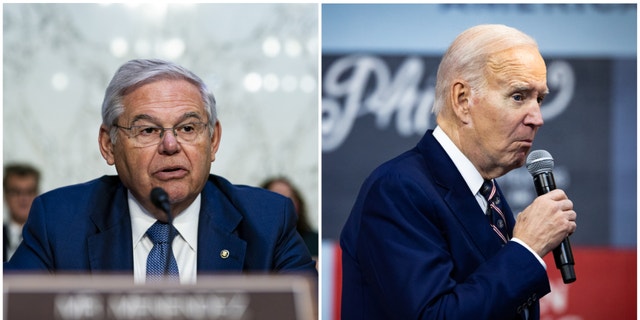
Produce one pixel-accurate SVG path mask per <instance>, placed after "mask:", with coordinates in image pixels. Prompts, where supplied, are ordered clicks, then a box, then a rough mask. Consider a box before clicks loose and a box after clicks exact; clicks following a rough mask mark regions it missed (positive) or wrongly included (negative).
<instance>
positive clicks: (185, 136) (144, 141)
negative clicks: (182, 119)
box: [113, 122, 209, 147]
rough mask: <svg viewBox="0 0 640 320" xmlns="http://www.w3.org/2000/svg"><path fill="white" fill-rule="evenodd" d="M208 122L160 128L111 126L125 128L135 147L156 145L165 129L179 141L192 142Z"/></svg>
mask: <svg viewBox="0 0 640 320" xmlns="http://www.w3.org/2000/svg"><path fill="white" fill-rule="evenodd" d="M208 125H209V124H208V123H206V122H191V123H185V124H180V125H177V126H175V127H173V128H162V127H158V126H146V125H145V126H130V127H128V128H127V127H122V126H119V125H117V124H114V125H113V126H114V127H116V128H118V129H122V130H125V131H126V132H127V134H128V137H129V139H131V140H132V141H133V143H134V145H135V146H136V147H148V146H152V145H157V144H159V143H160V142H161V141H162V138H163V137H164V132H165V130H171V131H172V132H173V136H175V137H176V139H177V140H178V142H179V143H186V144H189V143H193V142H194V141H196V140H197V139H198V137H200V135H201V134H202V132H203V131H204V129H205V128H206V127H207V126H208Z"/></svg>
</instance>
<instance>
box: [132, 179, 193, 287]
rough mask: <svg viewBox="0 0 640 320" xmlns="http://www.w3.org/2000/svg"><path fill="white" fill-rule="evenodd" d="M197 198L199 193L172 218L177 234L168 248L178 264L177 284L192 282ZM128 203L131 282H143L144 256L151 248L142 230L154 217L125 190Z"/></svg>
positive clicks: (149, 241)
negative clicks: (131, 256)
mask: <svg viewBox="0 0 640 320" xmlns="http://www.w3.org/2000/svg"><path fill="white" fill-rule="evenodd" d="M200 198H201V195H198V197H197V198H196V199H195V200H194V201H193V203H192V204H191V205H190V206H189V207H188V208H187V209H186V210H185V211H183V212H182V213H180V214H179V215H178V216H177V217H175V216H174V218H173V226H174V227H175V228H176V230H177V231H178V233H179V234H178V235H177V236H176V237H175V238H174V240H173V247H172V248H173V255H174V256H175V258H176V263H177V264H178V272H179V273H180V283H181V284H193V283H195V282H196V276H197V268H198V266H197V261H198V260H197V257H198V255H197V253H198V220H199V218H200ZM128 203H129V212H130V214H131V231H132V236H133V238H132V239H133V280H134V282H135V283H145V281H146V277H147V256H148V255H149V252H150V251H151V248H153V243H152V242H151V240H150V239H149V237H147V235H146V232H147V229H149V227H151V225H152V224H154V223H155V222H156V221H157V220H156V218H155V217H153V216H152V215H151V214H150V213H149V211H147V210H146V209H145V208H143V207H142V206H141V205H140V203H139V202H138V200H136V199H135V197H133V195H132V194H131V192H128Z"/></svg>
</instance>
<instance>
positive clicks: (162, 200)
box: [149, 187, 173, 277]
mask: <svg viewBox="0 0 640 320" xmlns="http://www.w3.org/2000/svg"><path fill="white" fill-rule="evenodd" d="M149 197H150V198H151V202H152V203H153V205H154V206H156V208H158V209H160V210H162V211H163V212H164V213H166V214H167V223H168V224H169V239H173V217H172V216H171V206H170V205H169V195H168V194H167V192H166V191H164V189H162V188H160V187H155V188H153V189H151V194H150V195H149ZM168 247H169V250H167V257H166V259H167V260H166V263H165V265H164V275H165V277H166V276H168V275H169V263H170V262H171V259H170V257H171V256H173V246H172V241H170V242H169V245H168Z"/></svg>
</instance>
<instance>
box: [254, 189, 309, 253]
mask: <svg viewBox="0 0 640 320" xmlns="http://www.w3.org/2000/svg"><path fill="white" fill-rule="evenodd" d="M260 186H261V187H263V188H265V189H268V190H271V191H273V192H276V193H279V194H281V195H283V196H285V197H288V198H290V199H291V201H293V206H294V207H295V208H294V209H295V211H296V213H297V214H298V223H297V226H296V228H297V230H298V233H300V235H301V236H302V239H303V240H304V243H305V244H306V245H307V248H309V252H310V253H311V255H312V256H313V257H316V258H317V257H318V232H316V231H315V230H314V229H313V228H312V227H311V224H309V217H308V214H307V208H306V204H305V202H304V199H303V197H302V195H301V193H300V190H298V188H296V187H295V186H294V185H293V183H291V181H289V179H287V178H284V177H273V178H269V179H267V180H265V181H264V182H263V183H262V184H261V185H260Z"/></svg>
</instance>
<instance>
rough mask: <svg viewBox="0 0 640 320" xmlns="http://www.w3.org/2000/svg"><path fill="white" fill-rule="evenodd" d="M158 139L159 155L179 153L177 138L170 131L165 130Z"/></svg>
mask: <svg viewBox="0 0 640 320" xmlns="http://www.w3.org/2000/svg"><path fill="white" fill-rule="evenodd" d="M160 139H161V140H160V145H158V151H159V152H160V153H163V154H168V155H171V154H174V153H178V152H180V143H178V137H177V136H176V134H175V132H174V131H173V130H172V129H165V131H164V132H163V135H162V137H160Z"/></svg>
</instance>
